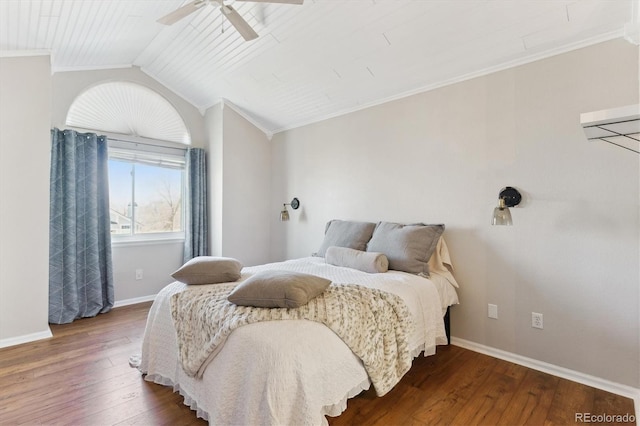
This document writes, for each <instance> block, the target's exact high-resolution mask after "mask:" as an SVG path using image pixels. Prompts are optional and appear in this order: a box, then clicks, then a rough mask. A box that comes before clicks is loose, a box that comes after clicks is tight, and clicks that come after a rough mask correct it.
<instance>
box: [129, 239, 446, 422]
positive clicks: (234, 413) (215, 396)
mask: <svg viewBox="0 0 640 426" xmlns="http://www.w3.org/2000/svg"><path fill="white" fill-rule="evenodd" d="M327 231H328V229H327ZM327 235H328V233H327V234H325V242H327V243H328V244H334V243H336V241H327ZM369 240H371V238H368V239H367V241H368V242H370V241H369ZM337 243H338V244H345V243H344V242H342V243H341V242H339V241H338V242H337ZM323 246H324V243H323ZM327 247H329V246H327ZM325 248H326V247H325ZM365 248H366V247H365ZM321 249H322V247H321ZM322 254H324V253H322ZM429 265H430V267H431V271H430V278H426V277H424V276H420V275H418V274H415V273H408V272H403V271H398V270H391V269H390V270H388V271H387V272H384V273H370V272H363V271H361V270H358V269H354V268H351V267H345V266H339V265H333V264H330V263H328V262H327V260H326V259H325V257H322V256H318V255H316V256H311V257H306V258H301V259H295V260H288V261H284V262H277V263H271V264H266V265H260V266H254V267H245V268H243V269H242V273H241V277H240V279H239V280H238V281H237V282H236V283H234V284H230V286H231V287H234V286H236V285H240V284H241V283H242V282H244V281H245V280H247V279H249V278H251V277H252V276H254V275H256V274H258V273H262V272H264V271H276V270H277V271H293V272H297V273H305V274H311V275H314V276H318V277H324V278H327V279H329V280H331V282H332V284H331V285H332V286H333V285H336V284H340V283H342V284H349V285H353V284H357V285H359V286H364V287H367V288H371V289H377V290H381V291H383V292H387V293H391V294H394V295H397V296H399V297H400V298H401V299H402V300H403V301H404V303H405V304H406V307H407V308H408V310H409V312H410V315H411V317H412V319H413V323H414V327H413V329H412V332H411V334H410V336H409V338H408V350H409V351H410V356H411V357H416V356H418V355H420V354H421V353H423V354H424V356H428V355H432V354H434V353H435V350H436V346H437V345H444V344H447V336H446V333H445V324H444V320H443V318H444V316H445V313H446V312H447V311H448V307H449V306H451V305H453V304H456V303H458V298H457V294H456V290H455V289H456V287H457V283H456V282H455V279H454V278H453V275H452V274H451V272H452V265H451V260H450V258H449V254H448V250H447V247H446V243H445V242H444V240H443V239H442V238H441V237H440V235H438V236H437V238H436V240H435V243H434V244H433V253H431V254H430V256H429ZM217 285H219V284H211V285H204V286H198V291H204V290H203V289H206V288H207V287H209V286H217ZM223 285H227V284H223ZM192 287H193V286H190V285H187V284H185V283H182V282H179V281H176V282H174V283H172V284H170V285H168V286H167V287H165V288H164V289H163V290H162V291H161V292H160V293H159V294H158V295H157V297H156V299H155V301H154V303H153V305H152V307H151V309H150V312H149V317H148V320H147V326H146V329H145V335H144V338H143V346H142V358H141V362H140V366H139V369H140V371H141V372H142V373H143V374H144V375H145V380H147V381H151V382H154V383H158V384H161V385H165V386H171V387H173V389H174V391H177V392H179V393H180V394H181V395H182V396H183V397H184V400H185V404H186V405H188V406H190V407H191V409H193V410H194V411H196V412H197V415H198V416H199V417H201V418H203V419H205V420H208V421H209V422H210V423H211V424H225V425H226V424H252V425H257V424H300V425H302V424H314V425H315V424H327V420H326V417H325V416H337V415H339V414H340V413H342V412H343V411H344V410H345V409H346V406H347V400H348V398H351V397H353V396H355V395H357V394H359V393H360V392H362V391H363V390H366V389H368V388H369V387H370V386H371V380H370V378H369V375H368V374H367V370H366V369H365V367H364V365H363V362H362V360H361V359H360V358H358V357H357V356H356V355H354V352H353V351H352V350H351V349H350V348H349V347H348V346H347V345H346V344H345V343H344V342H343V340H342V339H340V337H338V335H337V334H336V333H334V332H333V331H332V330H331V329H329V328H328V327H327V326H325V325H323V324H321V323H319V322H314V321H308V320H286V321H264V322H257V323H252V324H248V325H245V326H242V327H239V328H237V329H235V330H233V332H232V333H231V334H230V335H229V336H228V337H227V338H226V341H225V342H224V345H223V346H222V348H221V349H220V350H219V351H218V352H217V353H216V354H215V356H214V357H212V358H211V359H209V360H208V363H207V366H206V369H204V370H203V372H202V375H201V377H193V376H192V375H190V374H187V372H186V371H185V369H184V368H183V364H182V363H181V359H180V358H181V357H180V352H179V343H178V337H177V333H176V327H175V325H174V322H173V318H172V306H171V299H172V297H173V296H174V295H176V294H183V292H187V291H192Z"/></svg>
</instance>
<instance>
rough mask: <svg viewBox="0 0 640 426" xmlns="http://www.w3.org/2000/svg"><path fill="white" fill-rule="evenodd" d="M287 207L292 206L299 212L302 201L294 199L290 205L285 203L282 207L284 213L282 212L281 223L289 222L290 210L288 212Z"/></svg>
mask: <svg viewBox="0 0 640 426" xmlns="http://www.w3.org/2000/svg"><path fill="white" fill-rule="evenodd" d="M287 206H291V208H292V209H294V210H298V207H300V200H298V199H297V198H295V197H294V198H293V200H291V202H290V203H285V204H284V205H283V206H282V211H281V212H280V222H286V221H288V220H289V210H287Z"/></svg>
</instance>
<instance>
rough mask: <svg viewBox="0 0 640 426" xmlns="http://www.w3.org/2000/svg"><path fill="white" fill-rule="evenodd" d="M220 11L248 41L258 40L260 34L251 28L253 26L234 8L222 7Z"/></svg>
mask: <svg viewBox="0 0 640 426" xmlns="http://www.w3.org/2000/svg"><path fill="white" fill-rule="evenodd" d="M220 11H221V12H222V14H223V15H224V16H225V17H226V18H227V19H228V20H229V22H231V25H233V26H234V27H235V28H236V30H238V32H239V33H240V35H241V36H242V37H244V39H245V40H246V41H250V40H254V39H256V38H258V33H257V32H255V31H254V30H253V28H251V25H249V24H248V23H247V21H245V20H244V18H243V17H242V16H240V14H239V13H238V12H237V11H236V10H235V9H234V8H233V7H232V6H226V5H223V6H221V7H220Z"/></svg>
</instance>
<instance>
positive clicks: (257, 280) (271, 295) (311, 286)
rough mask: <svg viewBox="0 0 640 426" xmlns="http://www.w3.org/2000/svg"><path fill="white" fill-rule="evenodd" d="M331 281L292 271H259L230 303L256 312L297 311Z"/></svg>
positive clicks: (239, 286)
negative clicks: (259, 310)
mask: <svg viewBox="0 0 640 426" xmlns="http://www.w3.org/2000/svg"><path fill="white" fill-rule="evenodd" d="M329 284H331V281H330V280H327V279H325V278H322V277H318V276H315V275H309V274H303V273H300V272H291V271H262V272H258V273H256V274H255V275H253V276H251V277H249V278H247V280H245V281H244V282H242V283H240V284H238V285H237V286H236V288H234V289H233V291H232V292H231V293H230V294H229V297H227V299H228V300H229V302H232V303H235V304H236V305H241V306H257V307H259V308H297V307H299V306H302V305H305V304H307V302H309V300H311V299H313V298H314V297H316V296H317V295H319V294H320V293H322V292H323V291H325V290H326V289H327V287H329Z"/></svg>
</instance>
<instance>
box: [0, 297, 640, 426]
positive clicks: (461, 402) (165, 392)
mask: <svg viewBox="0 0 640 426" xmlns="http://www.w3.org/2000/svg"><path fill="white" fill-rule="evenodd" d="M149 306H150V304H149V303H145V304H139V305H133V306H127V307H122V308H118V309H114V310H113V311H112V312H110V313H108V314H104V315H100V316H98V317H96V318H90V319H83V320H79V321H76V322H74V323H73V324H69V325H63V326H52V327H51V328H52V332H53V335H54V337H53V338H51V339H47V340H41V341H38V342H34V343H28V344H24V345H19V346H14V347H10V348H5V349H0V424H1V425H7V424H73V425H116V424H141V425H162V424H167V425H178V424H179V425H191V424H205V422H204V421H202V420H201V419H197V418H196V415H195V413H194V412H193V411H191V410H189V409H188V408H187V407H186V406H185V405H184V404H183V403H182V397H180V396H179V395H178V394H175V393H173V392H172V391H171V389H170V388H167V387H163V386H159V385H155V384H152V383H148V382H145V381H144V380H142V378H141V376H140V374H139V372H138V371H137V370H135V369H132V368H130V367H129V364H128V358H129V356H130V355H131V354H134V353H136V352H139V350H140V343H141V339H142V333H143V331H144V325H145V320H146V314H147V311H148V309H149ZM583 412H584V413H592V414H611V415H613V414H627V413H629V414H633V413H634V411H633V401H632V400H630V399H628V398H624V397H620V396H617V395H613V394H611V393H608V392H604V391H601V390H597V389H593V388H590V387H587V386H583V385H580V384H577V383H574V382H570V381H567V380H564V379H560V378H557V377H554V376H550V375H548V374H544V373H540V372H538V371H535V370H531V369H528V368H525V367H521V366H519V365H516V364H512V363H509V362H505V361H501V360H498V359H495V358H491V357H488V356H485V355H481V354H478V353H475V352H472V351H468V350H466V349H462V348H459V347H455V346H450V347H441V348H439V349H438V354H437V355H435V356H433V357H428V358H422V357H420V358H417V359H416V360H415V361H414V365H413V367H412V369H411V371H410V372H409V373H408V374H407V375H406V376H405V377H404V378H403V380H402V381H401V382H400V383H399V384H398V385H397V386H396V387H395V388H394V389H393V390H392V391H391V392H390V393H388V394H387V395H385V396H384V397H382V398H377V397H375V395H374V393H373V392H372V391H368V392H365V393H363V394H361V395H359V396H357V397H355V398H352V399H351V400H350V401H349V404H348V408H347V410H346V411H345V412H344V413H343V414H342V415H341V416H340V417H337V418H329V422H330V424H331V425H335V426H337V425H365V424H366V425H411V424H413V425H436V424H456V425H498V424H503V425H554V424H556V425H563V424H574V423H575V421H574V420H575V413H583ZM609 424H611V423H609ZM627 424H628V423H627Z"/></svg>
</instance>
